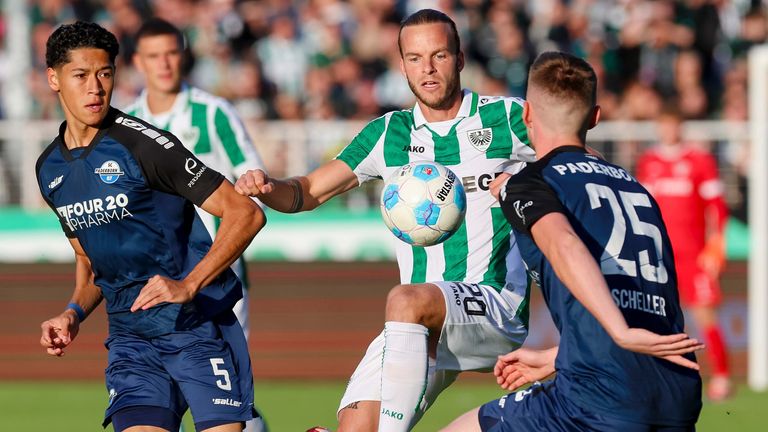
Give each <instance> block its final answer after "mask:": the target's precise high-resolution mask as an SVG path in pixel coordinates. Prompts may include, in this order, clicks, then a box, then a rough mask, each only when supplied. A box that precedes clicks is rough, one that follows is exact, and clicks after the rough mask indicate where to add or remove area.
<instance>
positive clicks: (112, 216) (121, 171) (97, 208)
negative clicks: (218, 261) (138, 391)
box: [37, 109, 242, 337]
mask: <svg viewBox="0 0 768 432" xmlns="http://www.w3.org/2000/svg"><path fill="white" fill-rule="evenodd" d="M102 125H103V126H102V128H101V129H100V130H99V132H98V133H97V134H96V136H95V137H94V139H93V141H92V142H91V143H90V144H89V145H88V146H87V147H83V148H77V149H72V150H70V149H68V148H67V146H66V144H65V143H64V139H63V138H62V137H63V136H64V131H65V128H66V123H63V124H62V126H61V128H60V130H59V136H58V137H57V138H56V139H55V140H54V141H53V142H52V143H51V145H49V146H48V148H46V150H45V151H44V152H43V154H42V155H41V156H40V158H39V159H38V162H37V179H38V184H39V185H40V191H41V192H42V195H43V197H44V198H45V200H46V202H47V203H48V204H49V206H50V207H51V208H52V209H53V210H54V211H55V212H56V214H57V215H58V216H59V220H60V222H61V226H62V229H63V230H64V232H65V233H66V235H67V236H68V237H71V238H77V240H78V241H79V243H80V245H82V247H83V249H84V250H85V253H86V254H87V255H88V256H89V257H90V258H91V265H92V266H93V270H94V274H95V283H96V285H98V286H99V288H100V289H101V292H102V294H103V295H104V298H105V300H106V303H107V312H108V314H109V324H110V332H111V333H113V334H114V333H120V332H131V333H135V334H139V335H141V336H144V337H152V336H157V335H161V334H165V333H169V332H171V331H174V330H179V329H183V328H186V327H189V326H191V325H195V324H196V323H198V322H200V321H202V320H206V319H209V318H211V317H213V316H215V315H218V314H219V313H221V312H223V311H225V310H230V309H231V308H232V306H233V305H234V303H235V302H236V301H237V300H238V299H239V298H240V297H241V295H242V294H241V289H240V282H239V281H238V279H237V277H236V276H235V275H234V273H232V272H231V270H229V269H228V270H226V271H225V272H224V273H222V275H220V276H219V277H218V278H216V279H215V280H214V281H213V282H212V283H211V284H209V285H208V286H206V287H205V289H203V290H202V291H201V292H200V293H198V295H197V296H195V299H194V301H193V302H191V303H187V304H185V305H183V306H182V305H178V304H169V303H164V304H160V305H158V306H155V307H152V308H150V309H147V310H145V311H137V312H134V313H132V312H130V307H131V305H132V304H133V302H134V300H135V299H136V297H137V295H138V293H139V292H140V291H141V288H143V286H144V285H145V284H146V282H147V280H149V278H151V277H152V276H155V275H161V276H166V277H169V278H171V279H175V280H181V279H183V278H184V277H186V275H187V274H188V273H189V272H190V271H191V270H192V269H193V268H194V267H195V266H196V265H197V263H198V262H199V261H200V260H201V259H202V257H203V256H205V254H206V253H207V252H208V249H209V248H210V246H211V243H212V242H211V236H210V235H209V234H208V232H207V231H206V230H205V227H204V226H203V224H202V221H201V220H200V218H199V217H198V216H197V214H196V212H195V208H194V205H193V204H195V205H201V204H202V203H203V202H204V201H205V200H206V199H207V198H208V197H209V196H210V195H211V194H212V193H213V192H214V191H215V190H216V189H217V188H218V187H219V185H221V182H222V181H223V180H224V178H223V177H222V176H221V175H220V174H219V173H217V172H216V171H214V170H211V169H207V167H206V166H205V165H204V164H202V163H201V162H200V161H199V160H198V159H196V158H195V156H193V155H192V154H191V153H190V152H189V151H188V150H186V149H185V148H184V146H182V145H180V143H178V140H177V139H176V137H174V136H173V135H171V134H170V133H168V132H165V131H163V132H161V131H158V130H156V129H154V128H152V127H151V126H149V125H147V124H146V123H144V122H142V121H141V120H139V119H136V118H133V117H129V116H127V115H125V114H123V113H121V112H120V111H118V110H115V109H111V110H110V112H109V114H108V115H107V117H106V118H105V119H104V121H103V123H102ZM51 185H53V186H54V187H51Z"/></svg>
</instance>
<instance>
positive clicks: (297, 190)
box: [288, 178, 304, 213]
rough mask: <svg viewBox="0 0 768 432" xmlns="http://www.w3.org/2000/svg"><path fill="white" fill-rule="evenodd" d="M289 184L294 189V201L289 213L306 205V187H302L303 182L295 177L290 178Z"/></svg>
mask: <svg viewBox="0 0 768 432" xmlns="http://www.w3.org/2000/svg"><path fill="white" fill-rule="evenodd" d="M288 184H289V185H290V186H291V188H292V189H293V203H292V204H291V208H290V209H288V213H296V212H298V211H301V208H302V207H304V189H303V188H302V187H301V182H300V181H298V180H296V179H293V178H292V179H288Z"/></svg>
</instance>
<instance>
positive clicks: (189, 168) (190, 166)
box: [184, 158, 197, 176]
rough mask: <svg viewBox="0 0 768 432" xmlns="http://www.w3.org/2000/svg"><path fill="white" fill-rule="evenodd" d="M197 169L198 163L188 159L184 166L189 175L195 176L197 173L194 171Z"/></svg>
mask: <svg viewBox="0 0 768 432" xmlns="http://www.w3.org/2000/svg"><path fill="white" fill-rule="evenodd" d="M195 168H197V161H196V160H194V159H192V158H187V162H186V164H185V165H184V169H185V170H187V172H188V173H189V175H191V176H193V175H195V172H194V171H192V170H194V169H195Z"/></svg>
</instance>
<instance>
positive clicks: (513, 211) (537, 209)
mask: <svg viewBox="0 0 768 432" xmlns="http://www.w3.org/2000/svg"><path fill="white" fill-rule="evenodd" d="M535 167H536V166H535V165H529V166H528V167H527V168H526V169H524V170H523V171H521V172H520V173H519V174H516V175H514V176H512V177H510V179H509V180H508V181H507V184H506V185H505V186H504V188H502V191H501V196H500V200H501V209H502V211H503V212H504V216H505V217H506V218H507V220H508V221H509V223H510V224H511V225H512V227H513V228H514V229H515V230H517V231H520V232H523V233H526V234H530V232H531V227H532V226H533V225H534V224H535V223H536V222H537V221H538V220H539V219H541V218H542V217H544V216H545V215H547V214H549V213H555V212H557V213H564V208H563V205H562V203H560V200H559V199H558V197H557V194H556V193H555V191H554V190H552V188H551V187H550V186H549V185H548V184H547V182H546V181H544V178H543V177H542V176H541V172H540V171H538V170H534V169H532V168H535Z"/></svg>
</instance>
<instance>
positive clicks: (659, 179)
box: [637, 106, 732, 401]
mask: <svg viewBox="0 0 768 432" xmlns="http://www.w3.org/2000/svg"><path fill="white" fill-rule="evenodd" d="M657 125H658V127H657V129H658V132H659V145H657V146H656V147H654V148H652V149H651V150H649V151H648V152H646V153H644V154H643V155H642V156H641V157H640V160H639V161H638V163H637V179H638V180H639V181H640V182H641V183H643V184H644V185H645V187H646V188H648V190H649V191H650V192H651V194H653V197H654V198H656V201H657V202H658V204H659V207H660V208H661V213H662V216H663V217H664V222H665V223H666V226H667V232H668V233H669V238H670V241H671V242H672V247H673V249H674V251H675V268H676V269H677V279H678V288H679V291H680V299H681V300H682V303H683V305H685V306H686V307H687V308H688V310H689V311H690V312H691V313H692V314H693V318H694V321H695V322H696V325H697V327H698V329H699V331H700V333H701V335H702V337H703V338H704V341H705V342H706V344H707V350H706V353H707V356H708V358H709V362H710V364H711V366H712V373H713V375H712V377H711V379H710V381H709V385H708V388H707V396H708V397H709V398H710V399H711V400H713V401H721V400H723V399H725V398H727V397H728V396H729V395H730V393H731V390H732V389H731V381H730V371H729V367H728V353H727V348H726V342H725V338H724V337H723V332H722V330H721V328H720V324H719V320H718V317H717V306H718V305H719V304H720V301H721V299H722V295H721V292H720V284H719V282H718V279H719V277H720V273H721V271H722V268H723V266H724V264H725V224H726V221H727V218H728V211H727V208H726V205H725V200H724V199H723V186H722V183H721V182H720V178H719V175H718V170H717V162H716V161H715V158H714V157H712V155H710V154H709V153H707V152H705V151H703V150H701V149H699V148H697V147H696V146H695V145H693V144H692V143H687V142H685V141H683V140H682V136H681V116H680V114H679V112H678V111H677V109H676V108H675V107H674V106H667V107H665V109H664V110H663V111H662V113H661V115H660V116H659V118H658V120H657Z"/></svg>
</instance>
